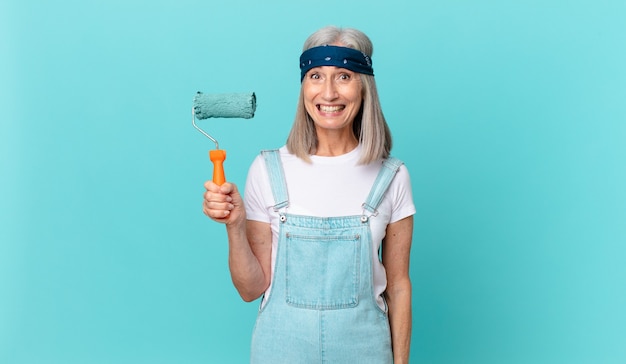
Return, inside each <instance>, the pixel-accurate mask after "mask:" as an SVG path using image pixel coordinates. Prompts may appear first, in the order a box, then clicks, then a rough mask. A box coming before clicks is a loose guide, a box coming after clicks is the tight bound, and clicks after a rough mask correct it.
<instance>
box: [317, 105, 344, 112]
mask: <svg viewBox="0 0 626 364" xmlns="http://www.w3.org/2000/svg"><path fill="white" fill-rule="evenodd" d="M342 109H343V106H324V105H320V111H322V112H337V111H339V110H342Z"/></svg>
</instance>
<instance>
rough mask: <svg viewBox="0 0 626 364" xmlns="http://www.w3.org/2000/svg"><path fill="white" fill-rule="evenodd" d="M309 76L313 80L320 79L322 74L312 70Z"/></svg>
mask: <svg viewBox="0 0 626 364" xmlns="http://www.w3.org/2000/svg"><path fill="white" fill-rule="evenodd" d="M309 78H310V79H312V80H319V79H320V74H319V73H317V72H311V74H309Z"/></svg>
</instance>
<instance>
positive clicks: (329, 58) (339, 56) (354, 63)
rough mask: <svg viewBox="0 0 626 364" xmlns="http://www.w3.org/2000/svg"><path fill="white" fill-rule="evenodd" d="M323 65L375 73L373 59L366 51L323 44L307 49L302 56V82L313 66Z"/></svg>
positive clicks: (370, 73)
mask: <svg viewBox="0 0 626 364" xmlns="http://www.w3.org/2000/svg"><path fill="white" fill-rule="evenodd" d="M321 66H335V67H339V68H345V69H349V70H350V71H353V72H356V73H363V74H366V75H372V76H373V75H374V69H373V68H372V59H371V58H370V57H369V56H368V55H366V54H365V53H363V52H361V51H357V50H356V49H353V48H348V47H337V46H331V45H323V46H319V47H313V48H310V49H307V50H306V51H304V52H303V53H302V55H301V56H300V82H302V80H303V79H304V76H305V75H306V73H307V72H308V71H309V70H310V69H311V68H315V67H321Z"/></svg>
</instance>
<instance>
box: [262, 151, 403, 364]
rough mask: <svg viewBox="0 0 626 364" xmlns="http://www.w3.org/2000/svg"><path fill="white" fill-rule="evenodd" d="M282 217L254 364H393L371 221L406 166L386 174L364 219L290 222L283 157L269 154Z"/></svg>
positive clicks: (386, 166) (294, 218) (386, 167)
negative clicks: (376, 284)
mask: <svg viewBox="0 0 626 364" xmlns="http://www.w3.org/2000/svg"><path fill="white" fill-rule="evenodd" d="M262 154H263V156H264V158H265V163H266V166H267V168H268V173H269V176H270V182H271V186H272V193H273V195H274V200H275V202H276V205H275V206H274V210H275V211H276V212H277V213H278V214H279V216H280V228H279V231H280V232H279V241H278V251H277V257H276V263H275V268H274V277H273V283H272V291H271V293H270V296H269V298H268V300H267V302H266V303H265V305H264V306H263V307H262V308H261V309H260V310H259V315H258V318H257V322H256V325H255V328H254V333H253V336H252V350H251V363H253V364H260V363H264V364H265V363H267V364H270V363H271V364H282V363H285V364H300V363H307V364H308V363H329V364H349V363H355V364H368V363H371V364H388V363H392V362H393V357H392V352H391V335H390V331H389V321H388V319H387V313H386V312H384V311H383V310H381V309H380V307H379V306H378V305H377V304H376V298H375V297H374V293H373V282H372V279H373V278H372V259H378V257H375V256H372V245H371V244H372V241H371V234H370V227H369V219H370V218H373V217H375V216H376V214H377V212H376V208H377V207H378V205H379V204H380V202H381V201H382V199H383V197H384V194H385V192H386V190H387V188H388V187H389V184H390V183H391V180H392V179H393V177H394V176H395V173H396V171H397V170H398V168H399V167H400V166H401V165H402V162H400V161H399V160H397V159H395V158H389V159H387V160H385V161H384V163H383V167H382V168H381V171H380V173H379V174H378V176H377V178H376V181H375V182H374V185H373V187H372V189H371V191H370V193H369V196H368V197H367V200H366V201H365V203H364V204H363V214H362V215H360V216H345V217H324V218H321V217H312V216H301V215H293V214H288V213H286V212H285V211H284V210H285V208H286V207H287V206H288V204H289V200H288V195H287V186H286V183H285V179H284V172H283V169H282V164H281V161H280V156H279V154H278V151H264V152H263V153H262Z"/></svg>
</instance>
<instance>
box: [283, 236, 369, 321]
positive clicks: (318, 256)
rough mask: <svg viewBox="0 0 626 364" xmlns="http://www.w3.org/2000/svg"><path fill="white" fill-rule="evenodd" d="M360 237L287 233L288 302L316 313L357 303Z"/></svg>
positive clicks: (352, 305)
mask: <svg viewBox="0 0 626 364" xmlns="http://www.w3.org/2000/svg"><path fill="white" fill-rule="evenodd" d="M360 256H361V236H360V235H359V234H353V235H346V236H343V235H342V236H303V235H295V234H290V233H287V234H286V292H285V295H286V300H287V303H288V304H289V305H292V306H295V307H300V308H309V309H317V310H332V309H341V308H349V307H355V306H356V305H357V304H358V292H359V281H360V277H359V273H360Z"/></svg>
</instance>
